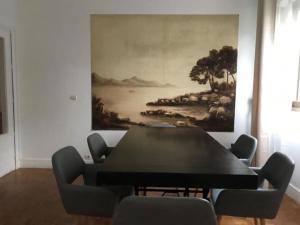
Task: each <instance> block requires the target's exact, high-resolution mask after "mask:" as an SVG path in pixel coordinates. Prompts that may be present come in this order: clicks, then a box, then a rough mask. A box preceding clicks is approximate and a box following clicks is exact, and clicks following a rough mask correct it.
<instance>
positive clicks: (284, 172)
mask: <svg viewBox="0 0 300 225" xmlns="http://www.w3.org/2000/svg"><path fill="white" fill-rule="evenodd" d="M294 168H295V164H294V162H293V161H292V160H291V159H290V158H289V157H288V156H286V155H284V154H282V153H280V152H275V153H274V154H273V155H272V156H271V157H270V158H269V159H268V161H267V162H266V163H265V165H264V166H263V167H262V169H261V170H260V174H259V175H260V176H262V177H263V178H265V179H267V180H268V181H269V182H270V183H271V184H272V186H273V187H274V188H275V189H277V190H278V191H279V192H280V193H281V194H282V195H283V194H284V193H285V191H286V188H287V186H288V184H289V182H290V180H291V177H292V175H293V172H294Z"/></svg>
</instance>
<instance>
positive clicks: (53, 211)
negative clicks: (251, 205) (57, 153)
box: [0, 169, 300, 225]
mask: <svg viewBox="0 0 300 225" xmlns="http://www.w3.org/2000/svg"><path fill="white" fill-rule="evenodd" d="M81 224H82V225H83V224H84V225H94V224H97V225H110V224H111V220H110V219H108V218H91V217H85V216H72V215H68V214H66V213H65V211H64V209H63V206H62V204H61V201H60V198H59V195H58V190H57V187H56V183H55V180H54V176H53V174H52V171H51V170H48V169H19V170H17V171H16V172H12V173H10V174H8V175H6V176H4V177H2V178H0V225H81ZM221 224H222V225H252V224H254V223H253V220H252V219H250V218H249V219H243V218H233V217H223V218H222V222H221ZM299 224H300V206H299V205H298V204H296V203H295V202H294V201H293V200H291V199H290V198H288V197H285V198H284V201H283V203H282V206H281V208H280V211H279V213H278V216H277V217H276V218H275V219H274V220H267V225H299ZM141 225H142V224H141Z"/></svg>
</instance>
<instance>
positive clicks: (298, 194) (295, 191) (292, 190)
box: [286, 183, 300, 203]
mask: <svg viewBox="0 0 300 225" xmlns="http://www.w3.org/2000/svg"><path fill="white" fill-rule="evenodd" d="M286 194H287V195H288V196H290V197H291V198H292V199H294V200H295V201H296V202H298V203H300V189H299V188H297V187H296V186H295V185H293V184H291V183H290V184H289V186H288V188H287V191H286Z"/></svg>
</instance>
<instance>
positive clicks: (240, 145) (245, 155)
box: [231, 134, 257, 164]
mask: <svg viewBox="0 0 300 225" xmlns="http://www.w3.org/2000/svg"><path fill="white" fill-rule="evenodd" d="M256 147H257V140H256V138H255V137H252V136H250V135H247V134H242V135H241V136H240V137H239V138H238V139H237V140H236V142H235V143H234V144H232V145H231V152H232V153H233V154H234V155H235V156H236V157H238V158H240V159H248V160H249V164H251V162H252V159H253V157H254V155H255V151H256Z"/></svg>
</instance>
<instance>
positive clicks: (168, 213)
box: [113, 196, 217, 225]
mask: <svg viewBox="0 0 300 225" xmlns="http://www.w3.org/2000/svg"><path fill="white" fill-rule="evenodd" d="M183 224H188V225H217V222H216V215H215V213H214V210H213V207H212V206H211V204H210V203H209V202H208V201H206V200H203V199H197V198H171V197H137V196H132V197H127V198H125V199H124V200H123V201H122V202H121V203H120V205H119V206H118V208H117V210H116V212H115V214H114V217H113V225H183Z"/></svg>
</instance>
